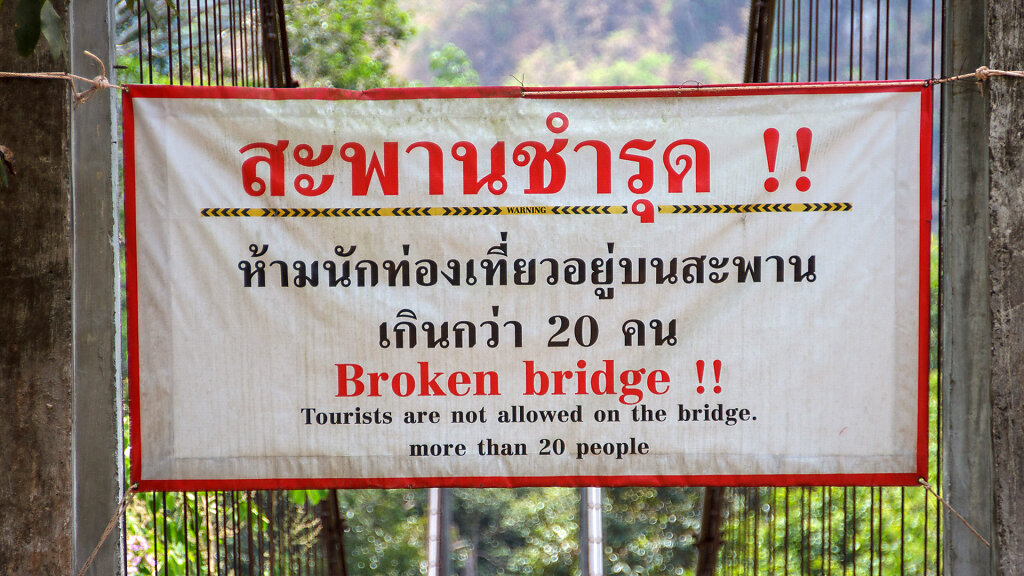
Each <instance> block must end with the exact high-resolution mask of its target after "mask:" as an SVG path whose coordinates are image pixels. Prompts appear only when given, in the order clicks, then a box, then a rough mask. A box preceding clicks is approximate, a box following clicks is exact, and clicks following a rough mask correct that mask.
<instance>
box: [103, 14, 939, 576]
mask: <svg viewBox="0 0 1024 576" xmlns="http://www.w3.org/2000/svg"><path fill="white" fill-rule="evenodd" d="M752 10H759V11H760V12H761V13H762V14H764V15H765V16H762V18H764V20H763V22H767V24H761V25H760V26H755V25H754V24H752V26H751V30H752V34H753V33H755V32H756V33H757V34H759V38H758V41H757V42H752V43H750V44H749V46H752V47H753V48H751V49H752V50H760V51H762V52H761V53H759V54H756V55H751V54H748V65H749V63H750V62H751V58H752V57H754V58H755V59H760V61H761V62H763V63H765V64H766V65H765V66H764V68H763V72H762V73H761V75H760V79H762V80H768V81H773V82H835V81H863V80H884V79H909V78H932V77H934V76H935V75H936V70H937V69H938V59H939V58H941V54H940V52H939V49H938V46H939V44H938V41H939V37H940V36H941V14H942V5H941V2H940V1H939V0H927V1H925V0H916V1H915V0H900V1H897V0H848V1H845V0H844V1H841V0H754V1H753V2H752ZM283 18H284V7H283V4H282V3H281V2H280V0H174V1H173V2H172V1H165V2H158V1H157V0H152V1H149V2H146V1H145V0H136V1H135V2H134V3H127V4H121V5H120V6H119V9H118V25H117V30H118V35H119V38H118V41H119V45H120V49H121V65H122V67H123V70H122V75H125V74H127V75H128V76H129V81H133V82H135V81H137V82H139V83H169V84H179V85H239V86H270V87H281V86H290V85H292V84H293V82H292V80H291V77H290V71H289V64H288V57H287V54H288V52H287V37H286V34H285V28H284V20H283ZM936 165H938V163H936ZM933 284H934V283H933ZM933 297H934V296H933ZM933 322H934V314H933ZM934 331H935V328H934V325H933V332H934ZM933 350H934V344H933ZM931 380H932V382H931V392H930V405H931V408H930V423H929V435H930V440H931V441H930V449H929V451H930V454H929V462H930V470H929V477H928V478H927V479H925V480H926V481H927V482H929V483H930V484H931V485H934V486H940V485H941V478H940V470H941V461H940V458H941V453H942V452H941V449H940V446H941V431H940V429H939V427H938V424H937V423H938V422H940V421H941V418H940V410H941V407H942V402H941V398H940V397H939V387H938V385H937V383H936V381H935V376H934V371H933V377H932V379H931ZM126 389H127V387H126ZM126 413H127V410H126ZM346 492H354V491H327V490H321V491H291V492H286V491H250V492H172V493H147V494H143V495H139V497H138V498H137V499H136V500H135V502H134V504H133V505H132V506H131V507H130V508H129V510H128V512H127V514H126V522H125V531H124V534H123V537H124V539H125V548H124V549H125V558H124V561H125V565H126V567H127V569H128V573H130V574H184V575H190V574H196V575H205V574H236V575H237V574H249V575H256V574H259V575H265V574H296V575H305V574H308V575H314V574H315V575H321V574H322V575H335V574H346V575H347V574H349V573H352V574H378V573H386V574H419V573H426V572H427V569H428V566H427V551H426V547H427V542H428V540H429V538H428V536H427V528H426V526H427V517H428V515H429V511H428V509H427V507H428V505H427V497H426V491H424V490H393V491H383V490H370V491H358V494H347V495H346ZM457 492H458V494H457V498H456V500H458V501H460V502H461V504H457V505H456V512H455V514H454V516H455V518H454V519H453V524H454V525H455V526H454V527H453V538H452V540H451V549H450V550H448V555H449V556H450V557H451V559H452V562H451V565H452V567H453V570H455V571H458V572H461V573H471V574H515V573H545V574H574V573H578V571H579V566H580V563H579V556H580V554H581V552H580V545H579V543H578V537H579V526H578V524H579V522H578V510H579V507H578V495H577V493H576V491H575V490H572V489H548V490H536V489H517V490H509V491H507V493H506V495H505V496H501V497H496V496H495V493H494V492H484V491H472V490H460V491H457ZM459 494H461V496H459ZM718 497H719V498H718V499H717V502H719V503H717V504H714V505H715V506H717V507H718V509H716V510H715V511H714V512H715V513H716V514H717V515H718V517H719V519H720V521H719V523H718V525H717V528H715V529H714V530H713V531H712V532H711V533H709V532H708V531H709V527H708V525H707V523H706V521H705V520H703V519H702V509H703V512H704V515H703V516H704V518H706V517H707V512H708V511H707V507H708V505H709V502H710V500H709V499H708V498H707V491H705V490H704V489H699V488H678V489H667V488H659V489H653V488H651V489H640V488H618V489H609V490H605V491H604V496H603V512H604V514H603V516H604V523H605V528H606V529H605V558H604V567H603V568H604V573H607V574H619V573H621V574H633V573H648V572H651V573H663V574H691V573H694V572H697V573H701V572H702V571H703V572H704V573H712V572H713V573H718V574H726V575H741V574H742V575H746V574H787V575H788V574H801V575H803V574H842V575H844V576H845V575H847V574H851V575H857V574H862V575H866V576H870V575H875V574H878V575H883V574H901V575H902V574H941V573H942V572H943V565H942V545H941V542H942V507H941V503H940V502H939V501H938V500H937V499H936V498H935V497H934V496H933V495H932V494H931V493H930V492H929V491H927V490H926V489H924V488H923V487H906V488H902V487H896V488H878V487H853V486H807V487H778V488H773V487H756V488H754V487H751V488H726V489H721V490H720V492H719V493H718ZM459 498H461V500H459ZM474 506H475V507H476V508H474ZM488 506H490V507H488ZM471 520H472V521H471ZM517 522H518V523H520V524H528V526H525V527H522V526H521V527H520V528H516V527H515V524H516V523H517ZM708 542H711V543H713V548H712V549H713V550H716V551H717V552H716V553H715V554H714V559H713V561H712V562H711V563H710V564H708V562H707V561H706V560H704V561H701V560H700V559H699V557H700V553H699V552H700V546H702V545H706V543H708Z"/></svg>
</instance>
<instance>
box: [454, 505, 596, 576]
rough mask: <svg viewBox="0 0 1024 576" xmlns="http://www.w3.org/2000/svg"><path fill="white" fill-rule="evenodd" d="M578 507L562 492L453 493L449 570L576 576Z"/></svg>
mask: <svg viewBox="0 0 1024 576" xmlns="http://www.w3.org/2000/svg"><path fill="white" fill-rule="evenodd" d="M578 502H579V499H578V498H577V496H576V491H575V490H572V489H566V488H516V489H502V488H497V489H486V490H478V489H457V490H453V491H452V518H453V522H454V524H455V526H454V531H453V536H452V549H453V554H454V557H453V562H452V566H453V569H455V570H456V571H459V572H461V573H463V574H477V575H478V576H497V575H500V574H537V575H543V576H569V575H571V574H574V573H575V570H574V566H575V565H576V564H575V559H576V556H577V548H578V547H577V544H576V542H577V521H576V512H577V507H578Z"/></svg>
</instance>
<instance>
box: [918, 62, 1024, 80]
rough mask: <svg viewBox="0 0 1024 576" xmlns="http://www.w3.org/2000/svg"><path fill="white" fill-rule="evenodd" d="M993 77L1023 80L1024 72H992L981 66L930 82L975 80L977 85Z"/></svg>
mask: <svg viewBox="0 0 1024 576" xmlns="http://www.w3.org/2000/svg"><path fill="white" fill-rule="evenodd" d="M993 76H1012V77H1014V78H1024V71H1020V70H993V69H991V68H989V67H988V66H982V67H980V68H978V69H977V70H975V71H974V72H970V73H968V74H960V75H958V76H950V77H948V78H936V79H934V80H932V83H934V84H945V83H946V82H953V81H955V80H970V79H972V78H973V79H975V81H977V82H978V83H982V82H985V81H986V80H988V79H989V78H991V77H993Z"/></svg>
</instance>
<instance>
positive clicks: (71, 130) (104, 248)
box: [0, 0, 121, 575]
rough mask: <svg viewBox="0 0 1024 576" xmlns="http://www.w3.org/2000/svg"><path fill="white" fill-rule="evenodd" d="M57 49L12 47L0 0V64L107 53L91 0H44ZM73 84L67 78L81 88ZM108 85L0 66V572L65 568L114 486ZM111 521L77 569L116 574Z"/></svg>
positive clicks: (57, 64) (101, 19) (115, 379)
mask: <svg viewBox="0 0 1024 576" xmlns="http://www.w3.org/2000/svg"><path fill="white" fill-rule="evenodd" d="M51 2H52V4H53V5H54V8H55V9H56V10H57V12H58V14H59V15H60V16H61V17H62V20H63V22H64V24H65V37H66V39H67V43H68V46H69V49H70V52H69V55H65V56H63V57H60V58H54V57H52V56H51V55H50V52H49V50H48V49H47V46H46V44H45V42H42V41H41V45H40V47H39V48H37V49H36V51H35V52H34V53H33V54H32V55H31V56H29V57H27V58H24V57H21V56H19V55H18V53H17V50H16V47H15V44H14V35H13V34H12V32H13V30H14V26H15V24H14V20H15V16H14V14H15V9H16V6H17V4H18V3H17V2H5V3H4V4H3V6H2V8H0V31H2V32H0V70H3V71H7V72H39V71H46V72H54V71H68V70H69V69H70V70H71V71H72V72H75V73H77V74H80V75H82V76H86V77H93V76H96V75H98V74H99V73H100V71H99V68H98V67H97V66H96V65H95V63H94V62H93V61H92V60H91V59H88V58H87V57H85V56H84V55H83V54H82V52H81V51H82V50H89V51H91V52H93V53H95V54H97V55H98V56H99V57H100V58H102V59H103V60H104V61H105V62H106V63H107V64H108V66H109V65H112V58H113V55H112V49H111V42H110V38H111V34H110V28H111V23H110V21H109V20H108V16H107V15H108V14H109V7H108V5H107V3H106V2H105V1H104V0H83V1H82V2H76V4H75V6H74V11H73V12H69V4H70V3H65V2H61V1H53V0H51ZM83 88H84V87H80V88H79V89H83ZM112 97H113V95H111V94H110V93H107V92H102V93H100V94H98V95H96V96H95V97H94V99H93V100H92V101H90V102H88V103H86V104H84V105H83V106H81V107H80V108H79V109H78V110H77V111H75V112H74V113H72V99H71V91H70V90H69V87H68V84H67V83H66V82H64V81H59V80H41V79H7V78H5V79H0V145H3V146H6V147H7V148H8V149H10V151H11V152H13V154H14V169H15V170H16V172H17V173H16V175H12V176H11V177H10V179H9V180H10V181H9V185H8V187H6V188H0V294H2V300H0V519H2V520H0V575H8V574H77V573H78V571H79V569H80V567H81V566H82V564H83V563H84V562H85V561H86V559H87V558H88V556H89V555H90V554H91V553H92V551H93V549H94V547H95V546H96V544H97V543H98V542H99V540H100V537H101V535H102V532H103V530H104V528H105V527H106V525H107V522H108V521H109V519H110V518H111V516H112V515H113V513H114V511H115V509H116V507H117V502H118V498H119V493H120V459H121V455H120V448H119V428H120V412H119V406H120V393H119V376H118V374H119V362H118V360H119V353H118V346H117V337H116V336H117V331H118V298H117V295H118V286H117V284H118V282H117V264H116V256H115V254H116V250H115V246H116V242H117V237H116V229H115V224H114V222H115V219H114V215H115V208H114V206H115V203H114V192H113V186H112V173H113V171H112V153H111V152H112V149H113V146H114V142H113V139H112V134H113V130H112V124H111V117H112V110H113V107H112V102H113V100H112ZM118 543H119V531H115V532H114V533H113V535H112V536H111V538H110V539H109V540H108V543H107V544H106V546H104V548H103V549H102V550H101V551H100V553H99V554H98V556H97V558H96V561H95V562H94V564H93V568H92V569H91V570H90V572H89V574H115V575H116V574H120V572H121V562H120V547H119V545H118Z"/></svg>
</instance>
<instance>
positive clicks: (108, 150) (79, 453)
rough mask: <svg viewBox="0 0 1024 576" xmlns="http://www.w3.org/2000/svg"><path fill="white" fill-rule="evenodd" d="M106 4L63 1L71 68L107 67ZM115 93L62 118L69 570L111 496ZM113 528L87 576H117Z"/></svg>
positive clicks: (110, 55) (82, 555)
mask: <svg viewBox="0 0 1024 576" xmlns="http://www.w3.org/2000/svg"><path fill="white" fill-rule="evenodd" d="M112 5H113V2H109V1H108V0H75V2H74V3H72V4H71V15H70V27H71V42H70V43H69V51H70V54H69V56H70V59H71V71H72V72H73V73H75V74H77V75H79V76H83V77H85V78H93V77H95V76H97V75H99V74H100V73H101V68H100V66H99V64H97V63H96V61H95V60H93V59H92V58H90V57H88V56H86V54H85V51H86V50H88V51H89V52H90V53H92V54H94V55H95V56H96V57H97V58H99V59H100V60H102V61H103V63H104V64H105V65H106V72H107V74H108V75H112V74H113V72H114V70H113V66H114V62H115V61H114V46H113V42H112V40H111V39H112V38H113V37H114V23H113V17H112V11H113V10H112ZM117 98H120V94H118V93H117V92H116V91H106V90H102V91H100V92H97V93H96V94H95V95H94V96H93V98H92V99H91V100H89V101H88V102H86V103H84V104H82V105H80V106H79V107H78V108H77V109H76V110H75V111H74V112H73V113H72V115H71V168H72V172H71V174H72V242H73V253H72V258H73V270H72V274H73V284H72V286H73V290H74V292H73V296H72V304H73V308H72V320H73V328H74V358H73V361H74V371H73V373H72V378H73V380H72V383H73V390H74V407H73V423H74V426H73V437H72V458H73V466H74V484H73V492H72V496H73V499H74V541H75V547H74V558H73V560H74V561H73V565H74V567H75V573H76V574H77V573H78V571H79V570H80V568H81V566H82V565H83V563H84V562H85V561H86V559H87V558H88V557H89V555H90V554H91V553H92V551H93V549H94V548H95V547H96V545H97V544H98V543H99V540H100V537H101V536H102V534H103V530H104V528H106V526H107V523H108V522H109V521H110V518H111V516H112V515H113V514H114V512H115V511H116V510H117V505H118V502H119V501H120V496H121V487H122V470H121V469H122V467H123V457H122V449H121V441H120V439H121V434H120V429H121V370H120V368H121V366H120V359H121V351H120V347H119V339H118V337H117V335H118V332H119V331H120V293H121V291H120V278H119V272H120V266H119V265H118V260H117V259H118V243H119V239H118V231H117V222H116V220H115V216H116V212H117V192H116V189H117V188H119V187H118V186H115V182H114V180H113V175H114V174H116V173H117V172H116V171H115V170H114V158H115V157H116V150H117V146H116V142H115V132H114V125H115V123H114V121H113V118H114V110H115V106H114V104H115V101H116V99H117ZM120 541H121V539H120V530H117V531H115V532H114V533H113V534H112V535H111V536H110V537H109V538H107V541H106V543H105V544H104V545H103V548H101V549H100V551H99V553H98V554H97V556H96V559H95V560H94V562H93V565H92V567H91V568H90V571H89V574H97V575H98V574H104V575H106V574H120V573H121V568H122V567H121V558H122V554H121V546H120Z"/></svg>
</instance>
